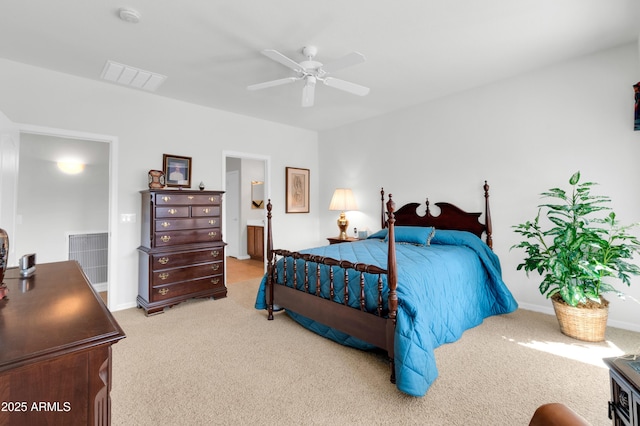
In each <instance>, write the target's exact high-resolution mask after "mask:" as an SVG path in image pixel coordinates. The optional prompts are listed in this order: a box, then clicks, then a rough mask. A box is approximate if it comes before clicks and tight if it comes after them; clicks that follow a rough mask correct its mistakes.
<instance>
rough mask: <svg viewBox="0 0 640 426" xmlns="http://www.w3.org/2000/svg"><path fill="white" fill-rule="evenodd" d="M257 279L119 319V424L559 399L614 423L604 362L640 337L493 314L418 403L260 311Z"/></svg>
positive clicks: (410, 413)
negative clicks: (597, 339) (577, 333)
mask: <svg viewBox="0 0 640 426" xmlns="http://www.w3.org/2000/svg"><path fill="white" fill-rule="evenodd" d="M258 282H259V281H258V280H250V281H245V282H241V283H237V284H232V285H230V286H229V295H228V297H227V298H225V299H220V300H209V299H203V300H192V301H188V302H185V303H182V304H180V305H177V306H175V307H173V308H171V309H168V310H166V311H165V313H164V314H160V315H156V316H153V317H145V316H144V314H143V313H142V311H141V310H138V309H128V310H124V311H119V312H115V313H114V315H115V317H116V319H117V320H118V322H119V323H120V325H121V326H122V328H123V329H124V331H125V333H126V334H127V338H126V339H124V340H122V341H120V342H118V343H117V344H116V345H114V346H113V388H112V392H111V396H112V404H113V408H112V417H113V423H112V424H113V425H115V426H118V425H127V426H130V425H158V424H161V425H214V424H228V425H244V424H252V425H253V424H282V425H303V424H304V425H307V424H309V425H313V424H316V425H322V424H332V425H343V424H362V425H373V424H392V423H396V424H415V425H483V426H485V425H525V426H526V425H527V424H528V421H529V419H530V417H531V415H532V413H533V412H534V411H535V409H536V407H538V406H539V405H541V404H543V403H546V402H552V401H558V402H563V403H565V404H567V405H569V406H570V407H572V408H573V409H575V410H576V411H577V412H579V413H580V414H581V415H582V416H584V417H585V418H586V419H587V420H589V421H590V422H591V423H592V424H593V425H594V426H599V425H609V424H611V421H610V420H609V419H608V418H607V401H608V399H609V382H608V370H607V369H606V368H605V366H604V364H602V362H601V359H602V358H603V357H610V356H618V355H620V354H622V353H626V352H627V353H628V352H636V353H638V352H639V351H640V333H633V332H629V331H624V330H619V329H613V328H610V329H609V330H608V331H607V341H606V342H603V343H585V342H580V341H577V340H573V339H571V338H568V337H566V336H564V335H562V334H560V332H559V329H558V325H557V321H556V319H555V317H553V316H549V315H543V314H539V313H534V312H530V311H524V310H519V311H517V312H515V313H513V314H509V315H504V316H500V317H492V318H488V319H486V320H485V321H484V323H483V324H482V325H480V326H478V327H476V328H474V329H472V330H468V331H466V332H465V333H464V335H463V336H462V338H461V339H460V340H459V341H458V342H455V343H452V344H448V345H444V346H442V347H440V348H438V349H437V350H436V358H437V362H438V368H439V371H440V376H439V377H438V379H437V380H436V381H435V383H434V384H433V385H432V386H431V388H430V389H429V391H428V392H427V395H426V396H425V397H422V398H414V397H410V396H407V395H405V394H403V393H401V392H399V391H398V390H397V389H396V387H395V386H394V385H393V384H391V383H390V382H389V369H388V366H387V364H386V362H385V360H384V359H383V358H382V357H381V356H379V355H376V354H371V353H366V352H362V351H359V350H355V349H351V348H346V347H343V346H341V345H338V344H335V343H333V342H331V341H329V340H327V339H324V338H322V337H319V336H317V335H315V334H314V333H312V332H309V331H308V330H306V329H304V328H302V327H300V326H299V325H297V324H296V323H294V322H293V321H292V320H290V319H289V318H288V317H287V316H286V314H285V313H278V314H276V318H275V320H274V321H267V320H266V312H262V311H257V310H255V309H254V308H253V302H254V298H255V293H256V289H257V287H258Z"/></svg>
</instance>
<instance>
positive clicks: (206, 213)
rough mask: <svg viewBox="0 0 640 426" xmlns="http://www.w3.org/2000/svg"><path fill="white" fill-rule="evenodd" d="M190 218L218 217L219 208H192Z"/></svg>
mask: <svg viewBox="0 0 640 426" xmlns="http://www.w3.org/2000/svg"><path fill="white" fill-rule="evenodd" d="M191 216H192V217H211V216H220V206H192V207H191Z"/></svg>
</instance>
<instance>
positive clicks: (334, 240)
mask: <svg viewBox="0 0 640 426" xmlns="http://www.w3.org/2000/svg"><path fill="white" fill-rule="evenodd" d="M327 240H328V241H329V244H340V243H352V242H354V241H360V240H359V239H357V238H354V237H347V239H346V240H341V239H340V238H338V237H330V238H327Z"/></svg>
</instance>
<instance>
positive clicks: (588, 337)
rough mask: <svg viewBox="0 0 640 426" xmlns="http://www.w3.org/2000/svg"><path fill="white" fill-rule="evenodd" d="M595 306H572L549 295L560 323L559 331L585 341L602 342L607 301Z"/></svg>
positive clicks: (607, 307)
mask: <svg viewBox="0 0 640 426" xmlns="http://www.w3.org/2000/svg"><path fill="white" fill-rule="evenodd" d="M602 300H603V302H604V303H603V304H602V305H601V306H600V307H596V308H574V307H573V306H569V305H567V304H566V303H563V302H562V301H558V300H556V297H555V296H553V297H551V301H552V302H553V309H554V311H555V312H556V317H557V318H558V324H560V331H561V332H562V333H563V334H565V335H567V336H569V337H573V338H574V339H578V340H583V341H585V342H602V341H603V340H604V335H605V331H606V328H607V318H608V316H609V302H607V301H606V300H605V299H604V298H602Z"/></svg>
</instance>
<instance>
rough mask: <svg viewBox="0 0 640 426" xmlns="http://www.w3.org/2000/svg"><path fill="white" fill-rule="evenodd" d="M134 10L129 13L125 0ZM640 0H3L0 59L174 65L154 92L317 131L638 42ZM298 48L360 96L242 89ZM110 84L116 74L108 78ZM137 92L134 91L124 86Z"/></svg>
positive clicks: (284, 73) (66, 67)
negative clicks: (352, 61) (354, 61)
mask: <svg viewBox="0 0 640 426" xmlns="http://www.w3.org/2000/svg"><path fill="white" fill-rule="evenodd" d="M124 6H126V7H131V8H134V9H136V10H137V11H138V12H139V13H140V14H141V21H140V22H139V23H138V24H132V23H128V22H125V21H122V20H120V19H119V18H118V16H117V10H118V9H119V8H120V7H124ZM639 31H640V1H638V0H400V1H395V2H392V1H390V0H389V1H382V0H323V1H314V2H311V1H305V0H253V1H249V0H224V1H222V0H180V1H167V0H122V1H113V0H55V1H52V0H2V1H0V57H4V58H6V59H10V60H13V61H18V62H23V63H27V64H31V65H35V66H38V67H44V68H50V69H52V70H57V71H60V72H64V73H69V74H74V75H77V76H81V77H85V78H89V79H96V80H99V79H100V75H101V72H102V70H103V68H104V65H105V62H106V61H107V60H112V61H115V62H119V63H123V64H126V65H130V66H132V67H136V68H140V69H143V70H148V71H153V72H157V73H160V74H164V75H166V76H168V78H167V80H166V81H165V82H164V83H163V84H162V85H161V86H160V88H159V89H158V90H157V92H155V93H156V94H157V95H159V96H166V97H169V98H175V99H181V100H184V101H187V102H192V103H195V104H201V105H206V106H210V107H213V108H218V109H223V110H227V111H232V112H236V113H240V114H245V115H249V116H253V117H259V118H263V119H266V120H271V121H276V122H281V123H287V124H290V125H293V126H297V127H302V128H307V129H313V130H323V129H329V128H333V127H337V126H340V125H343V124H346V123H350V122H354V121H358V120H362V119H367V118H371V117H375V116H378V115H381V114H385V113H388V112H390V111H394V110H398V109H402V108H405V107H407V106H411V105H415V104H418V103H421V102H425V101H428V100H430V99H434V98H437V97H441V96H444V95H447V94H451V93H454V92H460V91H464V90H467V89H469V88H472V87H477V86H480V85H484V84H487V83H491V82H493V81H496V80H500V79H504V78H508V77H511V76H515V75H518V74H521V73H524V72H527V71H529V70H532V69H536V68H540V67H544V66H547V65H550V64H553V63H556V62H560V61H564V60H567V59H570V58H574V57H579V56H582V55H586V54H589V53H592V52H595V51H598V50H601V49H606V48H609V47H614V46H618V45H622V44H626V43H630V42H635V41H637V38H638V33H639ZM305 45H315V46H317V47H318V50H319V52H318V56H317V57H316V59H317V60H318V61H320V62H329V61H331V60H333V59H337V58H339V57H341V56H343V55H345V54H347V53H349V52H351V51H358V52H361V53H363V54H364V55H365V56H366V58H367V60H366V62H364V63H363V64H359V65H355V66H353V67H349V68H346V69H343V70H341V71H338V72H336V74H335V76H336V77H338V78H341V79H344V80H347V81H351V82H354V83H358V84H360V85H364V86H367V87H370V88H371V92H370V93H369V95H367V96H365V97H359V96H354V95H351V94H348V93H346V92H342V91H339V90H336V89H334V88H331V87H327V86H324V85H319V86H318V87H317V90H316V98H315V106H313V107H311V108H302V107H301V106H300V101H301V93H302V85H303V83H302V82H296V83H294V84H288V85H285V86H278V87H272V88H269V89H264V90H260V91H247V90H246V86H248V85H250V84H254V83H260V82H263V81H267V80H272V79H278V78H284V77H288V76H291V75H293V72H292V71H291V70H290V69H288V68H286V67H284V66H283V65H281V64H278V63H276V62H274V61H272V60H270V59H269V58H267V57H265V56H263V55H261V54H260V51H261V50H262V49H276V50H278V51H280V52H281V53H283V54H285V55H287V56H289V57H291V58H292V59H294V60H296V61H301V60H303V59H304V58H303V57H302V55H301V49H302V47H303V46H305ZM105 84H114V83H105ZM131 90H138V89H131Z"/></svg>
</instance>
